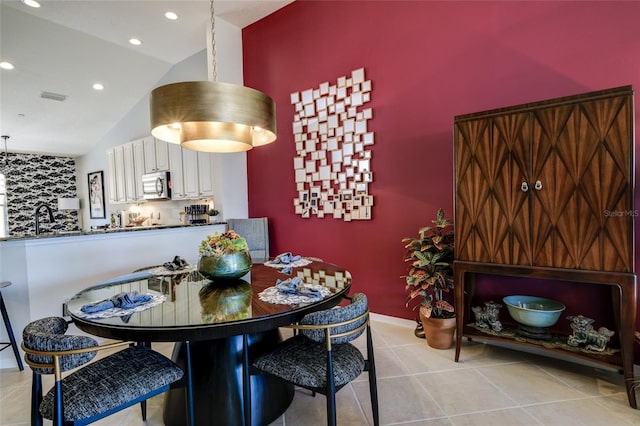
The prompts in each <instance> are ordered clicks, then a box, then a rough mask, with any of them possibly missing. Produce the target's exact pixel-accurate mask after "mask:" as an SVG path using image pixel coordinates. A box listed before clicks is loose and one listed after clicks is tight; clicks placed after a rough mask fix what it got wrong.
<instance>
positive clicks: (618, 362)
mask: <svg viewBox="0 0 640 426" xmlns="http://www.w3.org/2000/svg"><path fill="white" fill-rule="evenodd" d="M454 274H455V278H454V279H455V283H456V286H455V304H456V312H457V313H456V315H457V319H456V332H457V333H456V353H455V361H456V362H458V360H459V358H460V348H461V343H462V337H463V336H464V337H467V338H468V339H469V340H472V339H474V338H478V339H482V340H486V341H488V342H491V341H495V342H497V341H501V342H506V341H508V342H509V343H510V344H513V345H516V346H518V347H521V348H523V349H527V348H536V349H538V350H541V351H547V352H549V353H555V354H560V355H563V356H564V357H567V358H574V359H579V360H582V361H587V362H589V363H593V364H597V365H600V366H602V367H605V368H609V369H615V370H618V371H622V373H623V374H624V379H625V385H626V389H627V398H628V400H629V405H630V406H631V407H633V408H637V403H636V396H635V390H634V389H633V383H632V381H633V361H634V357H633V342H634V327H635V321H636V306H637V300H636V276H635V274H630V273H615V272H598V271H595V272H594V271H582V270H572V269H559V268H540V267H528V266H509V265H497V264H487V263H477V262H465V261H456V262H454ZM475 274H488V275H500V276H513V277H530V278H540V279H553V280H561V281H570V282H574V283H575V284H576V285H580V284H584V283H589V284H601V285H608V286H611V295H612V304H613V312H614V317H615V323H616V324H615V327H616V329H615V331H616V334H617V335H618V337H619V341H620V352H619V354H618V353H616V354H612V355H602V354H598V353H589V352H576V351H569V350H565V349H562V348H553V349H548V348H544V347H543V346H538V345H534V344H531V343H527V342H519V341H516V340H513V339H507V338H504V337H500V336H496V335H491V334H487V333H483V332H481V331H479V330H477V329H476V328H474V327H471V326H468V325H466V324H465V322H472V321H473V317H472V316H471V305H472V301H473V298H474V295H475V293H476V285H475Z"/></svg>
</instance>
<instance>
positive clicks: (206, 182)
mask: <svg viewBox="0 0 640 426" xmlns="http://www.w3.org/2000/svg"><path fill="white" fill-rule="evenodd" d="M198 195H199V196H200V197H213V154H211V153H209V152H198Z"/></svg>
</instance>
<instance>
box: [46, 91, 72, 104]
mask: <svg viewBox="0 0 640 426" xmlns="http://www.w3.org/2000/svg"><path fill="white" fill-rule="evenodd" d="M40 97H41V98H42V99H51V100H52V101H58V102H63V101H64V100H66V99H67V95H61V94H60V93H53V92H42V93H40Z"/></svg>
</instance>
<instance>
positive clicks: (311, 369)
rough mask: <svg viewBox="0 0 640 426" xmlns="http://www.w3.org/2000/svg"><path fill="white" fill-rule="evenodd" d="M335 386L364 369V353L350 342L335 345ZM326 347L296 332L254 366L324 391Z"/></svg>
mask: <svg viewBox="0 0 640 426" xmlns="http://www.w3.org/2000/svg"><path fill="white" fill-rule="evenodd" d="M332 352H333V373H334V378H335V379H334V382H335V386H336V389H339V388H340V387H342V386H344V385H345V384H347V383H349V382H350V381H352V380H353V379H355V378H357V377H358V376H359V375H360V374H361V373H362V371H363V370H364V358H363V356H362V353H360V351H359V350H358V348H356V347H355V346H353V345H352V344H350V343H345V344H341V345H333V346H332ZM326 354H327V351H326V349H325V345H324V343H317V342H314V341H312V340H310V339H308V338H306V337H305V336H302V335H297V336H295V337H292V338H290V339H288V340H286V341H284V342H283V343H281V344H280V345H279V346H278V347H277V348H276V349H275V350H273V351H271V352H269V353H267V354H265V355H262V356H261V357H259V358H258V359H256V360H255V361H254V363H253V366H254V367H255V368H257V369H258V370H260V371H263V372H265V373H268V374H271V375H274V376H276V377H280V378H281V379H284V380H286V381H288V382H291V383H294V384H296V385H298V386H301V387H304V388H307V389H313V390H316V391H317V392H320V393H323V394H324V392H323V389H325V388H326V383H327V355H326Z"/></svg>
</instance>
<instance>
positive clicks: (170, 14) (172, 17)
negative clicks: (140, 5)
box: [164, 11, 178, 21]
mask: <svg viewBox="0 0 640 426" xmlns="http://www.w3.org/2000/svg"><path fill="white" fill-rule="evenodd" d="M164 16H165V17H166V18H167V19H170V20H172V21H175V20H176V19H178V15H176V14H175V12H171V11H169V12H167V13H165V14H164Z"/></svg>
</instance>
